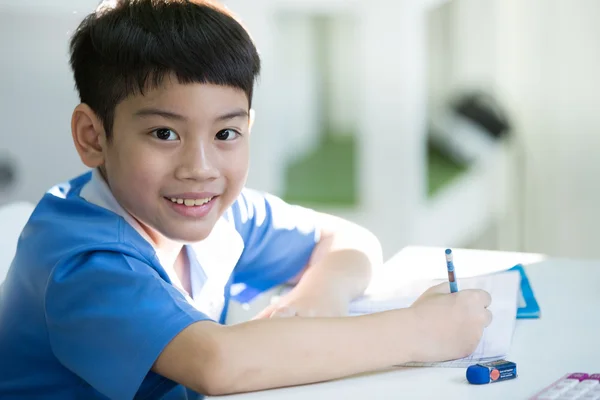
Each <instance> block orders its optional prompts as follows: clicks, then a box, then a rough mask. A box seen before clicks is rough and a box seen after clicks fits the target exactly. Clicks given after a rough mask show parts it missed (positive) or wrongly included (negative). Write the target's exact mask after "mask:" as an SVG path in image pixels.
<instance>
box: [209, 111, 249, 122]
mask: <svg viewBox="0 0 600 400" xmlns="http://www.w3.org/2000/svg"><path fill="white" fill-rule="evenodd" d="M241 117H243V118H248V117H249V115H248V111H246V110H244V109H242V108H238V109H237V110H233V111H231V112H228V113H226V114H223V115H221V116H219V117H217V119H216V120H217V121H218V122H223V121H228V120H230V119H235V118H241Z"/></svg>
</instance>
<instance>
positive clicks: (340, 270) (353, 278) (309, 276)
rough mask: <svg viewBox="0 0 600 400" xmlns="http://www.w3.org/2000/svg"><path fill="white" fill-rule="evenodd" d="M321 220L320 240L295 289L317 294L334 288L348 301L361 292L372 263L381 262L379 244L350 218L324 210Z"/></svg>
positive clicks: (373, 264)
mask: <svg viewBox="0 0 600 400" xmlns="http://www.w3.org/2000/svg"><path fill="white" fill-rule="evenodd" d="M321 220H322V223H323V225H324V228H323V230H322V236H321V240H320V241H319V243H318V244H317V246H316V248H315V250H314V252H313V257H312V259H311V262H310V265H309V267H308V268H307V269H306V270H305V272H304V273H303V275H302V278H301V279H300V280H299V282H298V285H297V286H296V288H295V290H296V291H302V292H307V293H308V294H317V295H318V294H319V293H323V292H322V291H324V292H327V291H330V292H331V291H333V292H334V293H336V294H337V295H339V296H341V297H344V298H345V299H347V300H348V301H350V300H352V299H353V298H355V297H357V296H360V295H361V294H362V293H363V292H364V290H365V289H366V288H367V286H368V285H369V282H370V280H371V274H372V270H373V267H375V266H377V265H380V264H381V263H382V262H383V255H382V250H381V244H380V243H379V240H378V239H377V237H376V236H375V235H373V234H372V233H371V232H369V231H368V230H367V229H365V228H363V227H361V226H359V225H356V224H354V223H352V222H350V221H346V220H343V219H341V218H338V217H335V216H331V215H323V214H322V217H321Z"/></svg>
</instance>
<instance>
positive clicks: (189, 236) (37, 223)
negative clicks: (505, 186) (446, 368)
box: [0, 0, 491, 400]
mask: <svg viewBox="0 0 600 400" xmlns="http://www.w3.org/2000/svg"><path fill="white" fill-rule="evenodd" d="M112 3H113V4H112V5H106V6H103V7H101V8H99V9H98V10H97V11H96V12H95V13H93V14H91V15H90V16H88V17H87V18H86V19H85V20H84V21H83V23H82V24H81V26H80V27H79V29H78V30H77V32H76V33H75V34H74V36H73V38H72V41H71V66H72V68H73V71H74V77H75V82H76V86H77V89H78V91H79V94H80V97H81V104H79V105H78V106H77V107H76V108H75V110H74V112H73V116H72V123H71V130H72V135H73V141H74V143H75V147H76V149H77V151H78V152H79V155H80V156H81V159H82V161H83V162H84V164H85V165H86V166H88V167H90V169H91V172H90V173H87V174H85V175H82V176H79V177H77V178H75V179H73V180H72V181H70V182H68V183H65V184H62V185H58V186H56V187H54V188H53V189H51V190H50V191H49V192H48V193H47V194H46V195H45V196H44V197H43V198H42V200H41V201H40V202H39V204H38V205H37V208H36V210H35V212H34V213H33V215H32V217H31V219H30V220H29V222H28V224H27V226H26V227H25V228H24V230H23V233H22V236H21V238H20V241H19V246H18V250H17V254H16V257H15V259H14V262H13V264H12V266H11V269H10V271H9V274H8V276H7V279H6V281H5V283H4V285H3V287H2V290H1V292H0V359H1V360H2V362H1V363H0V397H1V398H3V399H12V398H15V399H16V398H18V399H34V398H36V399H37V398H47V399H61V400H65V399H105V398H110V399H132V398H152V399H154V398H167V399H185V398H198V397H199V396H202V395H206V394H210V395H219V394H227V393H235V392H244V391H253V390H260V389H266V388H274V387H281V386H286V385H295V384H304V383H310V382H317V381H325V380H330V379H335V378H338V377H343V376H348V375H351V374H356V373H360V372H364V371H372V370H376V369H383V368H387V367H390V366H393V365H397V364H400V363H404V362H409V361H438V360H448V359H453V358H457V357H462V356H465V355H467V354H469V353H470V352H471V351H472V350H473V349H474V348H475V346H476V345H477V343H478V341H479V339H480V337H481V333H482V330H483V328H484V327H485V326H487V325H488V324H489V322H490V318H491V316H490V314H489V311H488V310H487V306H488V305H489V303H490V298H489V295H488V294H487V293H485V292H482V291H467V290H465V291H461V292H459V293H455V294H446V293H444V292H445V287H446V285H443V286H438V287H434V288H432V289H430V290H429V291H427V292H426V293H425V294H424V295H423V296H422V297H421V298H420V299H419V300H417V302H416V303H415V304H414V305H413V306H412V307H410V308H408V309H403V310H395V311H390V312H386V313H379V314H373V315H368V316H361V317H351V318H350V317H344V314H345V313H346V311H347V308H348V304H349V302H350V301H351V300H352V299H353V298H355V297H356V296H358V295H360V294H361V292H362V291H363V290H364V289H365V287H366V286H367V284H368V282H369V276H370V270H371V267H372V266H373V265H375V264H379V263H381V251H380V248H379V243H378V241H377V240H376V239H375V238H374V237H373V236H372V235H371V234H370V233H369V232H367V231H366V230H364V229H362V228H360V227H358V226H356V225H353V224H351V223H349V222H347V221H343V220H341V219H338V218H335V217H333V216H328V215H323V214H321V213H318V212H315V211H312V210H308V209H305V208H301V207H298V206H292V205H288V204H286V203H284V202H283V201H282V200H280V199H278V198H276V197H274V196H271V195H268V194H263V193H259V192H256V191H252V190H249V189H244V188H243V187H244V184H245V180H246V176H247V172H248V143H249V138H250V128H251V124H252V117H251V112H250V110H251V100H252V91H253V85H254V81H255V78H256V76H257V75H258V73H259V69H260V66H259V64H260V61H259V57H258V54H257V51H256V49H255V47H254V45H253V43H252V41H251V39H250V37H249V36H248V34H247V33H246V31H245V30H244V29H243V28H242V27H241V26H240V24H239V23H238V22H237V21H236V20H235V19H234V18H233V17H232V16H231V15H230V14H229V13H228V12H227V11H226V10H224V9H223V8H221V7H219V6H217V5H215V4H212V3H208V2H206V1H193V2H192V1H183V0H179V1H178V0H170V1H169V0H136V1H134V0H130V1H120V2H117V4H114V3H115V2H112ZM271 134H272V135H273V138H274V140H277V138H279V139H280V140H285V132H272V133H271ZM285 282H294V283H297V285H296V286H295V288H294V289H293V290H292V291H291V292H290V293H289V294H288V295H287V296H286V297H284V298H283V299H282V300H281V302H280V303H279V304H278V305H276V306H274V307H269V308H268V309H267V310H265V311H264V312H262V313H261V314H260V315H259V316H258V318H256V319H254V320H252V321H249V322H246V323H241V324H237V325H232V326H227V325H224V324H223V322H224V319H225V315H226V313H227V306H228V302H229V297H230V292H231V286H232V284H238V283H239V284H245V285H246V286H247V287H248V288H250V290H254V291H264V290H267V289H269V288H272V287H274V286H276V285H279V284H282V283H285ZM276 317H288V318H276ZM290 317H291V318H290ZM348 349H352V351H348Z"/></svg>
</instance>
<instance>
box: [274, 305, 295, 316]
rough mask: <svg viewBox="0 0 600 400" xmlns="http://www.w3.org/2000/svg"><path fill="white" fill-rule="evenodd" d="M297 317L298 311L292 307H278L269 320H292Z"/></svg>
mask: <svg viewBox="0 0 600 400" xmlns="http://www.w3.org/2000/svg"><path fill="white" fill-rule="evenodd" d="M295 316H296V310H295V309H294V308H292V307H278V308H277V309H275V311H273V312H272V313H271V315H270V317H269V318H290V317H295Z"/></svg>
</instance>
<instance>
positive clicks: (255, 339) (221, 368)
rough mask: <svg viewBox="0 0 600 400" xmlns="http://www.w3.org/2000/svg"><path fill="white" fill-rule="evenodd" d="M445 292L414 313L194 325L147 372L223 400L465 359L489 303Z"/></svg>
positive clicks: (426, 297) (435, 291)
mask: <svg viewBox="0 0 600 400" xmlns="http://www.w3.org/2000/svg"><path fill="white" fill-rule="evenodd" d="M447 291H448V285H447V283H446V284H441V285H438V286H435V287H433V288H431V289H430V290H428V291H427V292H425V294H423V295H422V296H421V297H420V298H419V299H418V300H417V302H415V305H414V306H413V307H410V308H407V309H400V310H393V311H389V312H385V313H378V314H371V315H365V316H360V317H346V318H281V319H278V318H276V319H265V320H254V321H250V322H246V323H243V324H238V325H232V326H220V325H217V324H215V323H212V322H207V321H203V322H198V323H195V324H192V325H190V326H189V327H188V328H186V329H184V330H183V331H182V332H181V333H180V334H179V335H177V336H176V337H175V338H174V339H173V340H172V341H171V342H170V344H168V345H167V346H166V347H165V349H164V350H163V352H162V353H161V355H160V356H159V358H158V360H157V361H156V363H155V365H154V367H153V370H154V371H155V372H157V373H158V374H160V375H162V376H164V377H166V378H169V379H171V380H172V381H175V382H178V383H180V384H183V385H184V386H187V387H189V388H191V389H193V390H195V391H197V392H198V393H203V394H208V395H223V394H230V393H239V392H248V391H255V390H262V389H270V388H277V387H283V386H291V385H300V384H306V383H313V382H321V381H328V380H331V379H337V378H341V377H345V376H349V375H354V374H358V373H362V372H367V371H374V370H380V369H384V368H388V367H392V366H394V365H399V364H403V363H405V362H410V361H443V360H450V359H455V358H459V357H465V356H467V355H468V354H470V353H471V352H472V351H473V350H474V349H475V348H476V346H477V344H478V342H479V340H480V338H481V335H482V331H483V328H484V327H485V326H487V325H489V323H490V321H491V315H490V313H489V311H488V310H487V309H486V307H487V306H489V304H490V301H491V299H490V297H489V294H487V293H485V292H483V291H481V290H464V291H461V292H459V293H453V294H447Z"/></svg>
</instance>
